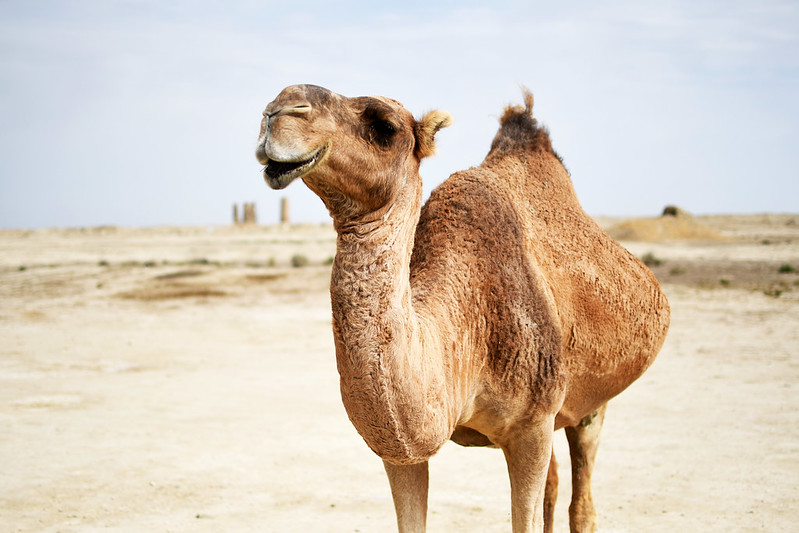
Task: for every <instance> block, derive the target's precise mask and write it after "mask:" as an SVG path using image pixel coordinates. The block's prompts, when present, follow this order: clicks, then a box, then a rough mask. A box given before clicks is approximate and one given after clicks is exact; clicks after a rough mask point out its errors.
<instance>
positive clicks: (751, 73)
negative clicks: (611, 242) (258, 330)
mask: <svg viewBox="0 0 799 533" xmlns="http://www.w3.org/2000/svg"><path fill="white" fill-rule="evenodd" d="M484 4H486V2H482V1H481V2H470V1H457V2H455V1H447V2H435V1H432V0H431V1H427V2H420V1H412V2H403V3H401V4H399V3H397V7H393V6H392V5H391V4H390V3H387V2H363V3H360V2H351V1H341V2H328V1H316V0H313V1H303V2H270V1H260V2H256V1H249V0H247V1H238V2H237V1H218V2H211V1H202V0H198V1H189V0H175V1H166V0H128V1H109V0H74V1H55V0H37V1H30V0H0V146H2V148H0V227H3V228H14V227H21V228H27V227H30V228H35V227H50V226H92V225H102V224H114V225H127V226H133V225H148V226H149V225H162V224H177V225H206V224H208V225H214V224H226V223H228V222H229V221H230V213H231V206H232V204H233V203H234V202H245V201H253V202H256V203H257V205H258V212H259V219H260V220H261V221H262V222H273V221H275V220H276V219H277V207H278V202H279V198H280V196H282V195H288V196H290V198H291V201H292V214H293V219H294V220H295V221H298V222H301V221H308V222H317V221H318V222H322V221H325V220H327V213H326V211H325V210H324V208H323V206H322V204H321V202H320V201H319V200H318V199H317V198H316V197H314V196H313V195H311V194H310V193H309V192H308V191H307V190H306V189H305V188H304V186H303V185H302V184H301V183H300V182H297V183H295V184H293V185H292V186H291V187H289V189H287V190H286V191H281V192H274V191H271V190H269V189H268V188H267V187H266V185H265V184H264V182H263V179H262V177H261V167H260V166H259V165H258V163H257V162H256V160H255V157H254V155H253V154H254V147H255V141H256V136H257V133H258V127H259V122H260V114H261V110H262V109H263V107H264V106H265V105H266V104H267V103H268V102H269V101H270V100H272V99H273V98H274V97H275V96H276V95H277V93H278V92H279V91H280V90H281V89H282V88H283V87H285V86H286V85H291V84H295V83H315V84H318V85H323V86H325V87H327V88H329V89H331V90H333V91H336V92H339V93H341V94H344V95H347V96H359V95H369V94H381V95H385V96H390V97H393V98H396V99H397V100H400V101H401V102H403V104H405V106H406V107H407V108H408V109H409V110H410V111H411V112H413V113H414V114H415V115H417V116H419V115H421V114H423V113H424V112H426V111H429V110H431V109H434V108H441V109H446V110H448V111H450V112H451V113H452V115H453V116H454V118H455V123H454V125H453V126H452V127H450V128H449V129H447V130H443V131H442V132H441V133H440V134H439V154H438V155H437V156H435V157H434V158H432V159H429V160H426V161H425V163H424V164H423V165H422V176H423V178H424V180H425V184H426V189H427V190H428V191H429V190H430V189H431V188H432V187H433V186H435V185H436V184H438V183H440V182H441V181H442V180H443V179H444V178H446V176H448V175H449V174H450V173H452V172H454V171H456V170H459V169H463V168H467V167H469V166H472V165H477V164H479V163H480V161H482V159H483V157H484V156H485V153H486V151H487V150H488V146H489V143H490V141H491V138H492V137H493V135H494V133H495V131H496V128H497V117H498V116H499V115H500V114H501V111H502V108H503V107H504V106H505V105H507V104H511V103H518V102H520V90H519V87H520V85H525V86H527V87H529V88H530V89H531V90H532V91H533V93H534V94H535V99H536V104H535V114H536V116H537V117H538V118H539V119H540V120H541V122H543V123H544V124H546V125H547V126H548V127H549V129H550V131H551V133H552V137H553V142H554V145H555V148H556V149H557V150H558V152H559V153H560V154H561V155H562V156H563V158H564V161H565V163H566V166H567V167H568V168H569V170H570V171H571V174H572V179H573V180H574V183H575V187H576V189H577V192H578V195H579V196H580V198H581V201H582V203H583V206H584V207H585V208H586V210H587V211H588V212H589V213H591V214H593V215H655V214H658V213H659V212H660V210H661V209H662V207H663V206H664V205H666V204H676V205H679V206H681V207H683V208H685V209H688V210H689V211H692V212H695V213H752V212H766V211H770V212H786V211H790V212H799V148H797V145H798V144H799V3H797V2H794V1H790V2H789V1H772V0H766V1H757V2H755V1H746V2H744V1H707V2H695V1H668V0H666V1H658V2H640V1H624V2H613V3H612V4H604V5H603V3H599V2H590V1H576V2H568V3H566V2H561V3H555V2H512V1H496V2H492V3H491V5H490V6H486V5H484ZM558 4H559V5H558ZM564 6H565V7H564Z"/></svg>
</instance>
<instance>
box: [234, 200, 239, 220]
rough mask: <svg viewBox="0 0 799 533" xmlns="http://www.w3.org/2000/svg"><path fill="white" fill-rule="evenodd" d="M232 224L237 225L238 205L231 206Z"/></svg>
mask: <svg viewBox="0 0 799 533" xmlns="http://www.w3.org/2000/svg"><path fill="white" fill-rule="evenodd" d="M233 224H234V225H238V224H239V204H233Z"/></svg>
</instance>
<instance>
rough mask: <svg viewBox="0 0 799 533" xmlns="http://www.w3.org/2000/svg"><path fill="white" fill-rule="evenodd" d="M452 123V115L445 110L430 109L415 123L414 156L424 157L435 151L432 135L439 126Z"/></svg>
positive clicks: (433, 135) (442, 126)
mask: <svg viewBox="0 0 799 533" xmlns="http://www.w3.org/2000/svg"><path fill="white" fill-rule="evenodd" d="M450 124H452V116H451V115H450V114H449V113H447V112H446V111H431V112H429V113H428V114H426V115H425V116H424V118H423V119H421V120H420V121H418V122H417V123H416V127H415V128H414V129H415V131H414V133H415V134H416V156H417V157H418V158H419V159H424V158H425V157H427V156H431V155H433V154H434V153H436V142H435V139H434V137H435V136H436V133H437V132H438V130H440V129H441V128H446V127H447V126H449V125H450Z"/></svg>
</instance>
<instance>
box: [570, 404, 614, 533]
mask: <svg viewBox="0 0 799 533" xmlns="http://www.w3.org/2000/svg"><path fill="white" fill-rule="evenodd" d="M607 406H608V404H605V405H603V406H602V407H600V408H599V409H597V410H596V411H594V412H593V413H591V414H590V415H588V416H586V417H585V418H583V419H582V420H580V423H579V424H578V425H577V426H575V427H567V428H565V429H566V438H567V439H568V441H569V455H571V467H572V468H571V470H572V501H571V505H569V530H570V531H571V532H572V533H593V532H594V531H596V510H595V509H594V500H593V498H592V497H591V472H592V471H593V470H594V459H595V458H596V451H597V448H598V447H599V433H600V431H601V430H602V422H603V420H604V419H605V410H606V409H607Z"/></svg>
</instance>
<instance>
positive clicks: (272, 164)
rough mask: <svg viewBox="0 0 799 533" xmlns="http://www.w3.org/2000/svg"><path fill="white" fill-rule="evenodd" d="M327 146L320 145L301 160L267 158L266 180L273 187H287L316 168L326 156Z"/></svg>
mask: <svg viewBox="0 0 799 533" xmlns="http://www.w3.org/2000/svg"><path fill="white" fill-rule="evenodd" d="M326 148H327V146H326V145H325V146H320V147H319V148H317V149H316V150H314V152H313V153H312V154H311V156H310V157H308V158H306V159H302V160H299V161H275V160H273V159H267V163H266V166H265V167H264V180H266V183H267V185H269V186H270V187H272V188H273V189H285V188H286V187H288V185H289V183H291V182H292V181H294V180H295V179H297V178H299V177H301V176H304V175H305V174H307V173H308V172H310V171H311V169H312V168H314V167H315V166H316V165H317V163H319V161H320V160H321V159H322V156H324V154H325V151H326Z"/></svg>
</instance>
